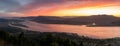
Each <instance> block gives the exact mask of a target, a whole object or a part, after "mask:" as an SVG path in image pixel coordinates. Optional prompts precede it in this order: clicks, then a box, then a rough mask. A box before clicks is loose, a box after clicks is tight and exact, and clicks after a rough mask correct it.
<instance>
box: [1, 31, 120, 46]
mask: <svg viewBox="0 0 120 46" xmlns="http://www.w3.org/2000/svg"><path fill="white" fill-rule="evenodd" d="M0 46H120V39H119V38H111V39H92V38H88V37H83V36H78V35H77V34H74V33H63V32H61V33H57V32H31V31H28V32H19V33H10V32H7V31H4V30H0Z"/></svg>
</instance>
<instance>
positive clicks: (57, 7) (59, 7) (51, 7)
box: [24, 0, 120, 16]
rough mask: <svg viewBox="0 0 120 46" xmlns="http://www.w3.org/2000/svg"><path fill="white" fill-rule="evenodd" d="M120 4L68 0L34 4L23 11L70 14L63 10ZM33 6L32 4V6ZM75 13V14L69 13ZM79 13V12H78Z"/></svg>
mask: <svg viewBox="0 0 120 46" xmlns="http://www.w3.org/2000/svg"><path fill="white" fill-rule="evenodd" d="M116 6H120V3H119V2H117V1H115V0H114V1H113V0H110V1H99V0H98V1H69V2H63V3H58V4H57V3H51V4H47V5H45V6H41V7H38V6H35V8H33V9H29V10H28V11H26V12H24V14H26V15H36V16H37V15H50V16H51V15H53V16H54V15H56V16H65V15H70V14H69V12H64V11H66V10H68V11H69V10H72V9H79V10H80V9H81V10H82V9H83V8H89V7H93V8H103V7H116ZM33 7H34V6H33ZM59 11H63V12H64V13H66V14H63V13H58V12H59ZM71 15H76V14H71ZM78 15H80V13H79V14H78Z"/></svg>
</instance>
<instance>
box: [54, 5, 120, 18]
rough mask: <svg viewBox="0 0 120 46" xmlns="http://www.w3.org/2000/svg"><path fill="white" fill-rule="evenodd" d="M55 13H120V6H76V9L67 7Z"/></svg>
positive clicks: (67, 14)
mask: <svg viewBox="0 0 120 46" xmlns="http://www.w3.org/2000/svg"><path fill="white" fill-rule="evenodd" d="M53 14H55V15H61V16H64V15H65V16H73V15H75V16H90V15H99V14H107V15H115V16H119V15H120V7H117V6H116V7H87V8H76V9H66V10H58V11H55V12H53ZM119 17H120V16H119Z"/></svg>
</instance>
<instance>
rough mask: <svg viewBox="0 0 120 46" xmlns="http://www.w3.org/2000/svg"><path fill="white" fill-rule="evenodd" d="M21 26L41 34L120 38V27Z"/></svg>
mask: <svg viewBox="0 0 120 46" xmlns="http://www.w3.org/2000/svg"><path fill="white" fill-rule="evenodd" d="M21 24H23V25H26V26H28V28H25V27H19V28H23V29H27V30H33V31H39V32H67V33H77V34H78V35H82V36H88V37H91V38H100V39H101V38H114V37H120V27H86V26H85V25H62V24H41V23H37V22H31V21H26V22H22V23H21Z"/></svg>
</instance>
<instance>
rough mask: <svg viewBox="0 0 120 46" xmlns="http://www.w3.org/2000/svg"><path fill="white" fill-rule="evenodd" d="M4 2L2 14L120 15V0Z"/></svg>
mask: <svg viewBox="0 0 120 46" xmlns="http://www.w3.org/2000/svg"><path fill="white" fill-rule="evenodd" d="M4 2H5V1H4ZM4 2H2V3H3V4H1V5H0V6H1V7H2V10H1V9H0V14H2V15H4V14H5V15H17V16H21V15H22V16H89V15H97V14H108V15H115V16H120V0H26V1H22V0H18V2H19V3H18V5H13V2H12V1H11V2H9V3H8V4H9V5H10V4H11V5H10V6H5V5H7V2H6V3H4ZM14 2H15V1H14ZM12 5H13V6H12ZM19 5H20V6H19ZM3 6H4V7H3ZM7 7H8V8H7ZM12 8H13V9H12Z"/></svg>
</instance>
